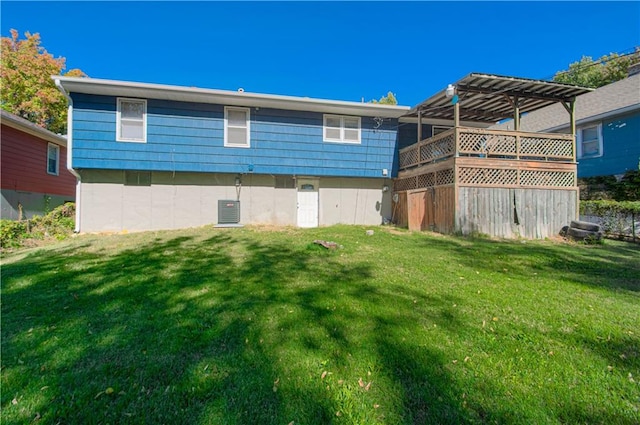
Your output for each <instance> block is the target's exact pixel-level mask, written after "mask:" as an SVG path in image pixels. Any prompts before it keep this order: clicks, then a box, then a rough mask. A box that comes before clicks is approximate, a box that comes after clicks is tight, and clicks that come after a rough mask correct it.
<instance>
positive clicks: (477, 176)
mask: <svg viewBox="0 0 640 425" xmlns="http://www.w3.org/2000/svg"><path fill="white" fill-rule="evenodd" d="M458 182H459V183H460V184H468V185H502V186H515V185H517V184H518V170H514V169H501V168H471V167H460V168H459V169H458Z"/></svg>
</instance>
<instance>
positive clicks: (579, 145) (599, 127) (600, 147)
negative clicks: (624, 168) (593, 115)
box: [576, 123, 604, 159]
mask: <svg viewBox="0 0 640 425" xmlns="http://www.w3.org/2000/svg"><path fill="white" fill-rule="evenodd" d="M594 127H596V129H597V134H598V154H597V155H587V156H584V154H583V149H582V143H583V142H584V139H583V136H582V134H583V131H584V130H586V129H588V128H594ZM577 133H578V134H577V135H576V136H577V141H576V142H577V143H576V146H577V150H578V152H577V153H578V158H580V159H582V158H584V159H591V158H600V157H601V156H602V155H603V154H604V152H603V144H602V123H598V124H592V125H585V126H582V127H580V128H579V129H578V131H577Z"/></svg>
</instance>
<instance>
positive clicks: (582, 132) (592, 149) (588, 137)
mask: <svg viewBox="0 0 640 425" xmlns="http://www.w3.org/2000/svg"><path fill="white" fill-rule="evenodd" d="M577 136H578V140H577V142H578V143H577V145H578V158H597V157H599V156H602V124H596V125H591V126H588V127H582V128H580V129H579V130H578V134H577Z"/></svg>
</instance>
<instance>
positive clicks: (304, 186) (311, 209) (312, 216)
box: [297, 178, 318, 227]
mask: <svg viewBox="0 0 640 425" xmlns="http://www.w3.org/2000/svg"><path fill="white" fill-rule="evenodd" d="M297 186H298V227H318V180H317V179H315V180H314V179H300V178H299V179H298V183H297Z"/></svg>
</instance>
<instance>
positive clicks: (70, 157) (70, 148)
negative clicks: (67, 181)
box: [55, 78, 82, 233]
mask: <svg viewBox="0 0 640 425" xmlns="http://www.w3.org/2000/svg"><path fill="white" fill-rule="evenodd" d="M55 83H56V86H57V87H58V89H59V90H60V91H61V92H62V94H63V95H64V97H66V98H67V101H68V102H69V106H68V107H67V170H69V172H70V173H71V174H73V175H74V176H75V177H76V227H75V229H74V232H75V233H80V217H81V214H80V205H82V203H81V202H80V194H81V193H82V190H81V185H82V181H81V177H80V174H78V172H77V171H76V170H74V169H73V99H71V96H69V93H67V91H66V90H65V89H64V87H62V84H61V83H60V79H58V78H56V79H55Z"/></svg>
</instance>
